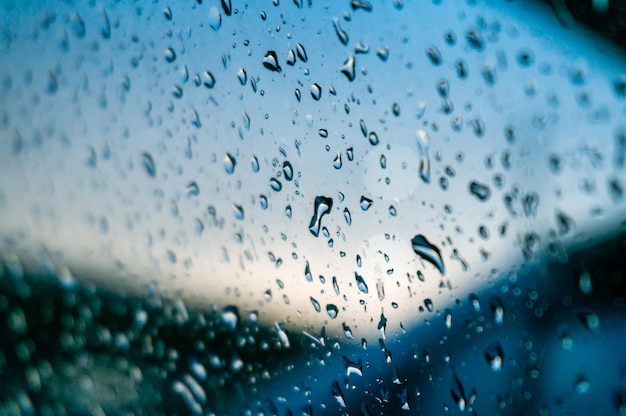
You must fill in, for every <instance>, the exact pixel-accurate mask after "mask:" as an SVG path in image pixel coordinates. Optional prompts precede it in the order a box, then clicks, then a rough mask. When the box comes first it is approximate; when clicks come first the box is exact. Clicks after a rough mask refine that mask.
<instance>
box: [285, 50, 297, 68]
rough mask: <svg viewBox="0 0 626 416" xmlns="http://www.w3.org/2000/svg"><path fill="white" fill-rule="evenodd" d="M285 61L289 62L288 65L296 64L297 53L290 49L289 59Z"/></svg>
mask: <svg viewBox="0 0 626 416" xmlns="http://www.w3.org/2000/svg"><path fill="white" fill-rule="evenodd" d="M285 62H287V65H289V66H294V65H295V64H296V53H295V52H294V51H293V49H289V52H287V59H286V60H285Z"/></svg>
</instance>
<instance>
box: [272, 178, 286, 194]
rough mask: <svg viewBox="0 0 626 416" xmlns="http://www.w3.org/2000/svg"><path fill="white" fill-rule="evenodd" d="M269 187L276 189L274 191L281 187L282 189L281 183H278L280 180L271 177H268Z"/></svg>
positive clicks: (278, 190)
mask: <svg viewBox="0 0 626 416" xmlns="http://www.w3.org/2000/svg"><path fill="white" fill-rule="evenodd" d="M270 187H271V188H272V189H273V190H274V191H276V192H280V190H281V189H283V184H282V183H280V181H279V180H278V179H276V178H272V179H270Z"/></svg>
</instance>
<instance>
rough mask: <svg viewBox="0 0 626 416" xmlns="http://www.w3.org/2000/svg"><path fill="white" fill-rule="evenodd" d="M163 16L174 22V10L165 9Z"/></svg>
mask: <svg viewBox="0 0 626 416" xmlns="http://www.w3.org/2000/svg"><path fill="white" fill-rule="evenodd" d="M163 15H164V16H165V18H166V19H167V20H172V9H170V8H169V7H166V8H165V9H163Z"/></svg>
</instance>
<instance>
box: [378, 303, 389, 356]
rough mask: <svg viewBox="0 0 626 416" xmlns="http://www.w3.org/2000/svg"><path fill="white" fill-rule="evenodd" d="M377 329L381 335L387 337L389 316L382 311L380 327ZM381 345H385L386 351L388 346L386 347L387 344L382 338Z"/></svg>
mask: <svg viewBox="0 0 626 416" xmlns="http://www.w3.org/2000/svg"><path fill="white" fill-rule="evenodd" d="M377 329H378V330H379V331H380V334H381V336H382V337H383V339H385V338H386V333H385V332H386V331H387V318H386V317H385V314H384V313H382V312H381V313H380V320H379V321H378V327H377ZM381 345H382V347H383V350H385V352H386V351H387V348H385V344H384V343H383V342H382V339H381Z"/></svg>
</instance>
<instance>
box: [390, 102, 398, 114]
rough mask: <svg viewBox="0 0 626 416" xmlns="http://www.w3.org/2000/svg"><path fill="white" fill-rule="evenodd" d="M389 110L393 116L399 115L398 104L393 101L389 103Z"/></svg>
mask: <svg viewBox="0 0 626 416" xmlns="http://www.w3.org/2000/svg"><path fill="white" fill-rule="evenodd" d="M391 112H392V113H393V115H394V116H396V117H399V116H400V104H398V103H393V104H392V105H391Z"/></svg>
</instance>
